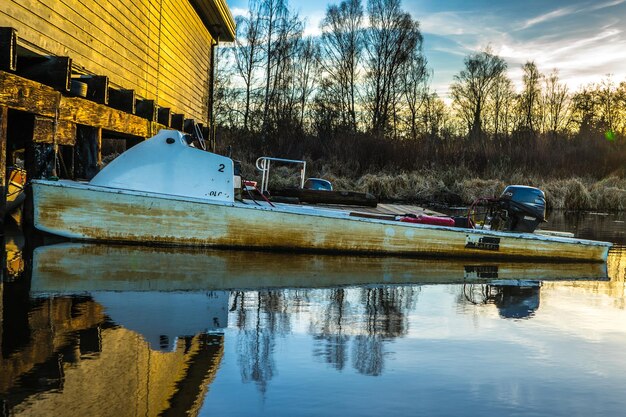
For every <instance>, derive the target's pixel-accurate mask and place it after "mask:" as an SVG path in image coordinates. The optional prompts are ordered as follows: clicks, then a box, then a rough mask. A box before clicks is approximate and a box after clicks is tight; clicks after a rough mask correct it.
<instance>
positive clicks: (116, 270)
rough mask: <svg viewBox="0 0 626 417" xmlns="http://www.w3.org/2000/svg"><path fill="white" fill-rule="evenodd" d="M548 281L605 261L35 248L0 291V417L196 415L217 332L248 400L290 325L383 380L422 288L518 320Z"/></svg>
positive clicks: (581, 276)
mask: <svg viewBox="0 0 626 417" xmlns="http://www.w3.org/2000/svg"><path fill="white" fill-rule="evenodd" d="M559 280H568V282H569V281H571V282H572V285H576V282H580V280H592V281H594V282H598V281H606V280H607V273H606V265H603V264H597V263H592V264H580V263H578V264H563V263H559V264H549V263H542V264H537V263H501V262H497V263H496V262H486V261H479V262H471V261H469V262H468V261H462V260H456V261H449V260H446V261H441V260H435V259H425V260H419V259H417V260H416V259H405V258H389V257H384V258H377V257H357V256H354V257H351V256H329V255H312V254H278V253H265V252H246V251H216V250H210V251H209V250H193V249H181V248H154V247H140V246H106V245H92V244H78V243H63V244H57V245H52V246H43V247H39V248H37V249H35V251H34V252H33V258H32V277H31V281H30V288H27V290H26V291H24V289H21V290H19V289H17V288H18V287H16V288H12V287H9V286H6V285H5V287H4V294H3V305H2V308H1V310H2V311H3V317H4V319H5V320H4V321H3V327H2V329H3V332H4V333H3V334H2V335H0V338H1V340H2V354H3V355H2V358H1V364H0V369H2V371H3V374H2V375H0V397H1V398H2V399H3V402H4V409H5V410H8V413H9V414H20V413H22V412H23V413H28V414H29V415H59V410H68V409H71V410H72V412H73V413H74V414H75V415H111V416H122V415H184V414H190V415H196V414H198V413H199V410H200V408H201V407H202V405H203V402H204V401H205V400H206V398H207V397H208V391H209V390H210V389H211V382H212V381H213V380H214V378H215V377H216V374H217V373H218V369H219V368H220V363H221V361H222V358H223V356H224V355H225V354H226V353H225V342H224V341H225V334H228V332H229V330H231V331H234V332H235V333H236V335H235V336H234V337H235V338H236V344H235V346H232V345H231V346H230V350H236V353H234V355H235V356H236V358H237V361H236V362H237V364H238V366H239V367H240V377H241V379H242V381H243V382H252V383H254V384H256V386H257V387H258V389H259V391H260V392H265V390H266V389H267V384H268V383H269V381H270V380H271V379H272V378H273V377H274V376H275V375H276V369H275V367H276V364H275V362H274V358H273V355H275V352H274V350H275V346H276V338H277V337H278V335H287V334H289V333H291V332H296V331H298V330H297V329H296V328H306V329H307V330H306V331H307V332H308V333H309V334H311V335H312V336H313V340H314V345H313V355H314V356H315V357H316V358H319V359H320V360H321V361H322V362H324V363H326V364H327V365H329V366H330V367H331V368H334V369H337V370H342V369H344V368H345V367H346V366H347V365H348V362H350V361H351V363H352V366H353V368H354V369H355V370H356V371H357V373H358V374H363V375H381V374H382V372H383V369H384V360H385V359H384V358H385V352H384V343H385V341H389V340H392V339H396V338H399V337H402V336H405V335H407V334H408V333H409V326H410V320H409V315H410V312H411V311H413V310H414V309H415V304H416V303H417V299H418V296H419V293H420V291H421V288H422V286H423V285H427V284H459V285H456V286H450V288H462V291H459V293H458V298H457V303H458V305H459V306H460V307H461V308H462V309H472V308H474V309H476V308H477V309H479V310H480V309H484V308H489V307H490V306H494V305H495V306H496V308H497V309H498V311H499V314H500V317H505V318H515V319H520V318H529V317H532V316H533V314H535V312H536V311H537V309H538V308H540V291H541V289H542V285H547V283H548V282H550V281H559ZM11 284H14V283H11ZM485 311H486V310H485ZM8 317H10V318H11V320H10V321H9V320H7V318H8ZM304 318H306V319H304ZM297 320H300V321H308V322H307V324H305V325H303V324H302V323H298V324H294V322H295V321H297ZM349 351H350V352H352V353H351V354H349ZM105 404H106V407H103V405H105Z"/></svg>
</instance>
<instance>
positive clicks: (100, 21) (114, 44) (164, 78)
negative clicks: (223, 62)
mask: <svg viewBox="0 0 626 417" xmlns="http://www.w3.org/2000/svg"><path fill="white" fill-rule="evenodd" d="M0 26H9V27H14V28H16V29H17V30H18V36H19V39H20V40H19V42H20V44H21V45H23V46H26V47H28V48H32V49H36V50H38V51H39V52H42V53H47V54H51V55H59V56H69V57H71V58H72V59H73V62H74V65H75V66H77V67H83V68H84V69H85V71H86V72H88V73H93V74H99V75H107V76H108V77H109V79H110V82H111V84H112V85H114V86H118V87H121V88H125V89H133V90H135V91H136V93H137V95H138V96H140V97H143V98H147V99H154V100H156V101H157V104H158V105H159V106H161V107H169V108H171V109H172V111H173V112H175V113H183V114H185V116H186V117H188V118H194V119H196V120H197V121H200V122H204V123H206V121H207V97H208V76H209V64H210V53H211V43H212V38H211V35H210V34H209V32H208V30H207V29H206V27H205V26H204V24H203V23H202V21H201V20H200V17H199V16H198V15H197V13H196V11H195V10H194V9H193V7H192V6H191V4H190V3H189V1H188V0H132V1H125V0H98V1H87V0H56V1H54V2H48V1H43V0H3V1H2V2H1V3H0ZM18 65H19V64H18Z"/></svg>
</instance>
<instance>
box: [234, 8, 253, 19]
mask: <svg viewBox="0 0 626 417" xmlns="http://www.w3.org/2000/svg"><path fill="white" fill-rule="evenodd" d="M248 12H249V9H247V8H245V7H231V8H230V13H231V14H232V15H233V17H235V16H247V15H248Z"/></svg>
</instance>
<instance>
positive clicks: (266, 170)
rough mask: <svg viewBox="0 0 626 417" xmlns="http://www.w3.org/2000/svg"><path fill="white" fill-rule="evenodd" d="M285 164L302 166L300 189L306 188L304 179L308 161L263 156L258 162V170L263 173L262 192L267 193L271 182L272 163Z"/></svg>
mask: <svg viewBox="0 0 626 417" xmlns="http://www.w3.org/2000/svg"><path fill="white" fill-rule="evenodd" d="M271 161H276V162H284V163H288V164H302V168H301V169H300V188H304V178H305V174H306V161H300V160H297V159H284V158H273V157H269V156H261V157H260V158H258V159H257V160H256V169H258V170H259V171H261V174H262V175H261V192H263V193H264V192H266V191H267V189H268V187H269V181H270V162H271Z"/></svg>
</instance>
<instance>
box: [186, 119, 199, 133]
mask: <svg viewBox="0 0 626 417" xmlns="http://www.w3.org/2000/svg"><path fill="white" fill-rule="evenodd" d="M195 126H196V121H195V120H194V119H185V122H184V124H183V132H185V133H189V134H193V133H195V132H194V127H195Z"/></svg>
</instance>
